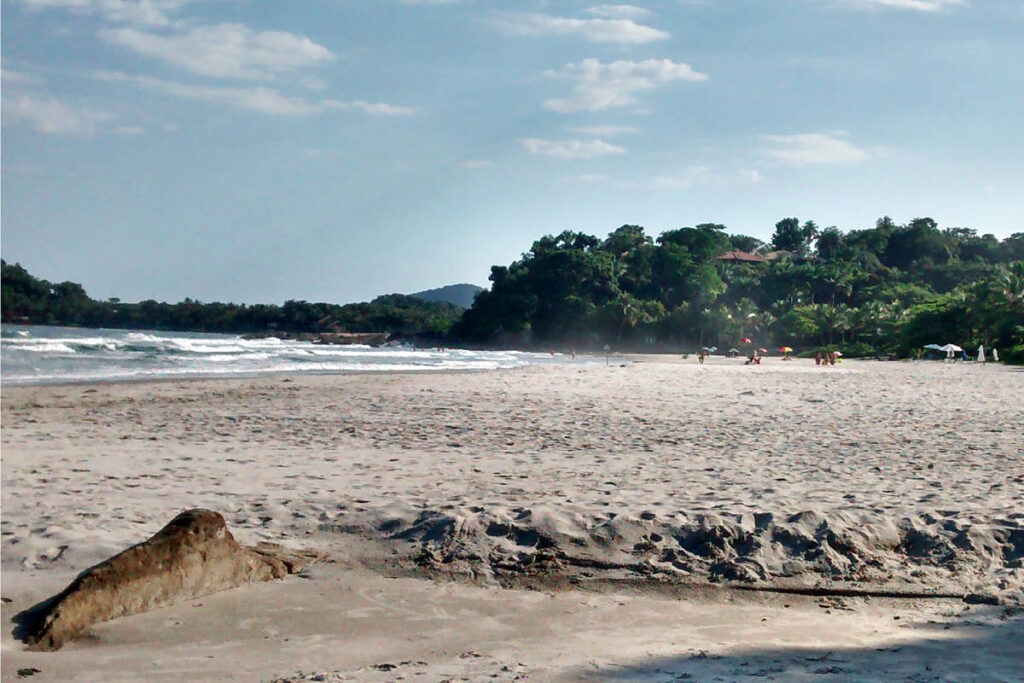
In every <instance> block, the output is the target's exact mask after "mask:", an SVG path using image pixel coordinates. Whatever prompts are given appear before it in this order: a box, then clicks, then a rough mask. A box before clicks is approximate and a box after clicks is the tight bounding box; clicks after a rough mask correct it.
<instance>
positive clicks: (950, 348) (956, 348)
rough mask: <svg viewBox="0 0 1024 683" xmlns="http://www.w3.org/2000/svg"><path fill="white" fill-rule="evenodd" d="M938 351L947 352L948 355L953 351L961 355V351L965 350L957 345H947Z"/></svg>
mask: <svg viewBox="0 0 1024 683" xmlns="http://www.w3.org/2000/svg"><path fill="white" fill-rule="evenodd" d="M938 350H939V351H945V352H947V353H949V352H950V351H952V352H953V353H960V352H961V351H963V349H962V348H960V347H959V346H957V345H956V344H946V345H945V346H940V347H939V349H938Z"/></svg>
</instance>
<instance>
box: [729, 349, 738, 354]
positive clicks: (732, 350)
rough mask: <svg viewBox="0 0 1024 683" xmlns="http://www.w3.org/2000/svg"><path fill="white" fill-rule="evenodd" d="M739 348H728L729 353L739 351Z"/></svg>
mask: <svg viewBox="0 0 1024 683" xmlns="http://www.w3.org/2000/svg"><path fill="white" fill-rule="evenodd" d="M739 352H740V350H739V349H729V353H739Z"/></svg>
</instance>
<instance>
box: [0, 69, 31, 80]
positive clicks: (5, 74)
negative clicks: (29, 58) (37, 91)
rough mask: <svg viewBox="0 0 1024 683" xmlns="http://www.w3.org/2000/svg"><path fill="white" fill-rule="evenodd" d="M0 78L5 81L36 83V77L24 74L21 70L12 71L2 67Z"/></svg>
mask: <svg viewBox="0 0 1024 683" xmlns="http://www.w3.org/2000/svg"><path fill="white" fill-rule="evenodd" d="M0 80H3V82H4V83H34V82H35V80H36V79H35V77H34V76H29V75H28V74H23V73H21V72H20V71H11V70H10V69H0Z"/></svg>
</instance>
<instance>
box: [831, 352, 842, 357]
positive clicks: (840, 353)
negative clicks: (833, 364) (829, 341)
mask: <svg viewBox="0 0 1024 683" xmlns="http://www.w3.org/2000/svg"><path fill="white" fill-rule="evenodd" d="M832 355H833V356H841V355H843V352H842V351H833V352H832Z"/></svg>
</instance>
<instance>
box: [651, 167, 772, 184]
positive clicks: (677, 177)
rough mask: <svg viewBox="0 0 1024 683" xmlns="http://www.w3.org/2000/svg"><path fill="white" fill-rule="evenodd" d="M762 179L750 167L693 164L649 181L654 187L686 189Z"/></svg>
mask: <svg viewBox="0 0 1024 683" xmlns="http://www.w3.org/2000/svg"><path fill="white" fill-rule="evenodd" d="M762 180H763V178H762V177H761V174H760V173H759V172H757V171H756V170H752V169H745V168H744V169H740V170H738V171H727V170H725V171H723V170H721V169H715V168H712V167H711V166H707V165H702V164H695V165H693V166H690V167H689V168H685V169H683V170H682V171H680V172H679V173H676V174H674V175H667V176H657V177H655V178H653V179H652V180H651V182H652V184H653V185H654V186H655V187H660V188H665V189H670V190H686V189H689V188H691V187H694V186H695V185H736V184H738V183H759V182H761V181H762Z"/></svg>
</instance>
